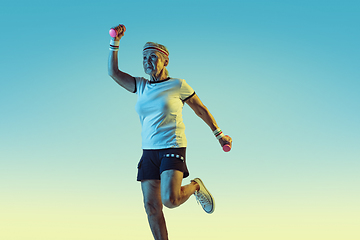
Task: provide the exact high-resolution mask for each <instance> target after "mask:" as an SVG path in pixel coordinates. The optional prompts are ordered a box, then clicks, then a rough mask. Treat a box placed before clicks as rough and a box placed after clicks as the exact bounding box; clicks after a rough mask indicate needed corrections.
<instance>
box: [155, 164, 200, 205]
mask: <svg viewBox="0 0 360 240" xmlns="http://www.w3.org/2000/svg"><path fill="white" fill-rule="evenodd" d="M182 179H183V172H181V171H178V170H166V171H164V172H162V173H161V199H162V203H163V204H164V205H165V206H166V207H168V208H175V207H178V206H180V205H181V204H183V203H184V202H186V200H188V199H189V197H190V196H191V195H192V194H194V193H195V192H196V191H197V190H199V188H200V186H199V184H198V183H196V182H191V183H190V184H188V185H185V186H181V183H182Z"/></svg>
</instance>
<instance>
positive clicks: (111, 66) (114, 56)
mask: <svg viewBox="0 0 360 240" xmlns="http://www.w3.org/2000/svg"><path fill="white" fill-rule="evenodd" d="M116 29H117V30H118V36H116V37H115V38H114V39H113V40H114V41H120V39H121V38H122V37H123V36H124V31H123V29H122V26H121V25H119V26H118V27H116ZM119 30H120V31H119ZM108 72H109V75H110V77H112V78H113V79H114V80H115V82H117V83H118V84H119V85H120V86H122V87H123V88H125V89H126V90H128V91H129V92H132V93H133V92H135V90H136V83H135V78H134V77H132V76H131V75H129V74H127V73H125V72H122V71H120V70H119V67H118V52H117V51H111V50H110V53H109V62H108Z"/></svg>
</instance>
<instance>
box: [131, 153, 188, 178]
mask: <svg viewBox="0 0 360 240" xmlns="http://www.w3.org/2000/svg"><path fill="white" fill-rule="evenodd" d="M185 154H186V148H166V149H154V150H153V149H144V150H143V155H142V157H141V159H140V162H139V164H138V175H137V180H138V181H141V180H150V179H152V180H160V175H161V173H162V172H163V171H166V170H179V171H181V172H183V173H184V178H186V177H188V176H189V171H188V169H187V167H186V158H185Z"/></svg>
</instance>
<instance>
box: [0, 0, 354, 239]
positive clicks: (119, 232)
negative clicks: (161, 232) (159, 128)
mask: <svg viewBox="0 0 360 240" xmlns="http://www.w3.org/2000/svg"><path fill="white" fill-rule="evenodd" d="M359 12H360V4H359V2H358V1H346V0H345V1H344V0H342V1H340V0H338V1H332V0H327V1H325V0H323V1H316V0H315V1H314V0H312V1H310V0H305V1H294V0H291V1H290V0H289V1H284V0H279V1H264V0H263V1H242V0H241V1H229V0H224V1H211V0H210V1H209V0H203V1H194V0H182V1H136V0H132V1H106V2H103V1H96V2H95V1H94V2H91V1H78V0H73V1H69V0H62V1H44V0H34V1H21V0H20V1H11V3H10V1H6V2H5V1H3V2H2V3H1V6H0V13H1V15H0V27H1V40H0V41H1V45H0V54H1V60H0V66H1V85H0V111H1V112H0V159H1V162H0V187H1V188H0V190H1V191H0V195H1V196H0V239H3V240H98V239H107V240H115V239H126V240H139V239H152V235H151V233H150V230H149V227H148V224H147V219H146V215H145V212H144V210H143V206H142V195H141V190H140V184H139V183H138V182H136V180H135V179H136V172H137V169H136V166H137V162H138V160H139V158H140V155H141V145H140V143H141V139H140V123H139V120H138V116H137V114H136V112H135V110H134V105H135V102H136V95H135V94H131V93H128V92H126V91H125V90H123V89H122V88H121V87H119V86H118V85H117V84H116V83H115V82H114V81H113V80H112V79H111V78H110V77H109V76H108V75H107V58H108V45H109V41H110V37H109V35H108V30H109V29H110V28H111V27H112V26H115V25H117V24H119V23H124V24H125V25H126V27H127V32H126V35H125V37H124V38H123V39H122V40H121V46H120V61H119V66H120V68H121V69H122V70H124V71H126V72H128V73H130V74H131V75H133V76H146V75H145V74H144V73H143V69H142V57H141V56H142V52H141V49H142V46H143V45H144V43H145V42H146V41H155V42H159V43H162V44H164V45H166V46H167V47H168V48H169V50H170V65H169V68H168V70H169V72H170V75H171V76H172V77H179V78H183V79H186V81H187V82H188V83H189V84H190V85H191V86H192V87H193V88H194V89H195V90H196V92H197V94H198V95H199V97H200V98H201V100H202V101H203V102H204V104H205V105H206V106H207V107H208V108H209V110H210V111H211V113H212V114H213V115H214V117H215V119H216V120H217V122H218V124H219V126H220V127H221V128H222V129H223V130H224V132H225V133H226V134H229V135H231V136H232V138H233V140H234V144H233V149H232V151H231V152H230V153H224V152H223V151H222V150H221V148H220V146H219V145H218V142H217V141H216V140H215V139H214V137H213V136H212V133H211V131H210V130H209V128H208V127H207V126H206V124H205V123H203V122H202V120H201V119H200V118H198V117H197V116H195V114H194V113H193V112H192V110H191V109H190V108H189V107H188V106H185V107H184V121H185V124H186V127H187V129H186V134H187V137H188V167H189V169H190V177H189V178H188V179H185V180H184V184H185V183H188V182H189V180H190V179H191V178H195V177H201V178H202V179H203V181H204V182H205V184H206V185H207V187H208V188H209V190H211V192H212V194H213V195H214V197H215V200H216V211H215V213H214V214H212V215H207V214H205V213H204V212H203V210H202V209H201V207H200V206H198V205H197V203H196V201H195V199H194V197H191V199H189V201H188V202H186V203H185V204H184V205H183V206H181V207H180V208H178V209H174V210H169V209H165V216H166V219H167V222H168V230H169V236H170V238H171V239H172V240H180V239H187V240H193V239H210V240H213V239H214V240H215V239H216V240H217V239H246V240H271V239H274V240H297V239H299V240H304V239H307V240H313V239H327V240H332V239H341V240H343V239H346V240H355V239H356V240H358V239H360V231H359V227H360V190H359V185H360V177H359V170H360V127H359V126H360V94H359V92H360V70H359V69H360V66H359V64H360V58H359V56H360V48H359V42H360V33H359V22H360V15H359Z"/></svg>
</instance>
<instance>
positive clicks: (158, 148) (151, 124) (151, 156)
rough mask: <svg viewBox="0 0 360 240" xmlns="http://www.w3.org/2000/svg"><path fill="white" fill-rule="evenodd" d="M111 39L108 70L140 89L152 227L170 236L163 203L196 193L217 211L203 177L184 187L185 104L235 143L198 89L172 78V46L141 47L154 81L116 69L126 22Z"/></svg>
mask: <svg viewBox="0 0 360 240" xmlns="http://www.w3.org/2000/svg"><path fill="white" fill-rule="evenodd" d="M116 30H117V32H118V34H117V36H116V37H115V38H113V39H111V42H110V54H109V65H108V68H109V75H110V76H111V77H112V78H113V79H114V80H115V81H116V82H117V83H118V84H119V85H120V86H122V87H123V88H125V89H126V90H128V91H129V92H132V93H136V94H137V95H138V100H137V103H136V107H135V109H136V111H137V113H138V114H139V117H140V122H141V125H142V133H141V134H142V148H143V155H142V157H141V159H140V162H139V164H138V176H137V180H138V181H140V182H141V188H142V193H143V197H144V206H145V210H146V213H147V216H148V221H149V224H150V228H151V231H152V233H153V235H154V238H155V239H156V240H165V239H168V237H167V236H168V234H167V229H166V224H165V219H164V215H163V212H162V207H163V205H165V206H166V207H168V208H175V207H178V206H180V205H181V204H183V203H184V202H185V201H187V200H188V198H189V197H190V196H191V195H192V194H194V195H195V196H196V199H197V201H198V202H200V204H201V206H202V207H203V209H204V210H205V212H207V213H212V212H213V211H214V207H215V202H214V199H213V197H212V196H211V194H210V193H209V191H208V190H207V189H206V188H205V186H204V184H203V183H202V181H201V180H200V179H199V178H196V179H194V180H192V181H191V183H190V184H188V185H185V186H181V183H182V179H183V178H186V177H187V176H188V175H189V172H188V169H187V167H186V156H185V151H186V137H185V134H184V130H185V126H184V124H183V121H182V108H183V105H184V103H186V104H188V105H189V106H190V107H191V108H192V109H193V110H194V112H195V113H196V114H197V115H198V116H199V117H200V118H201V119H203V120H204V122H205V123H206V124H207V125H208V126H209V127H210V128H211V130H212V131H213V132H214V134H215V135H216V136H217V138H218V139H219V142H220V144H221V146H223V145H225V144H231V142H232V140H231V138H230V137H228V136H224V134H222V132H221V130H220V129H219V128H218V126H217V124H216V122H215V119H214V118H213V116H212V115H211V114H210V112H209V111H208V109H207V108H206V107H205V106H204V105H203V103H202V102H201V101H200V99H199V97H198V96H197V95H196V94H195V92H194V90H193V89H192V88H191V87H190V86H189V85H188V84H187V83H186V82H185V81H184V80H182V79H176V78H170V77H169V76H168V72H167V70H166V67H167V66H168V64H169V51H168V50H167V49H166V47H164V46H163V45H160V44H156V43H152V42H148V43H146V44H145V46H144V49H143V67H144V71H145V73H146V74H148V75H149V76H150V80H147V79H145V78H141V77H132V76H130V75H129V74H127V73H124V72H122V71H120V70H119V69H118V55H117V51H118V49H119V42H120V39H121V38H122V37H123V36H124V32H125V27H124V26H123V25H119V26H117V27H116Z"/></svg>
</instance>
